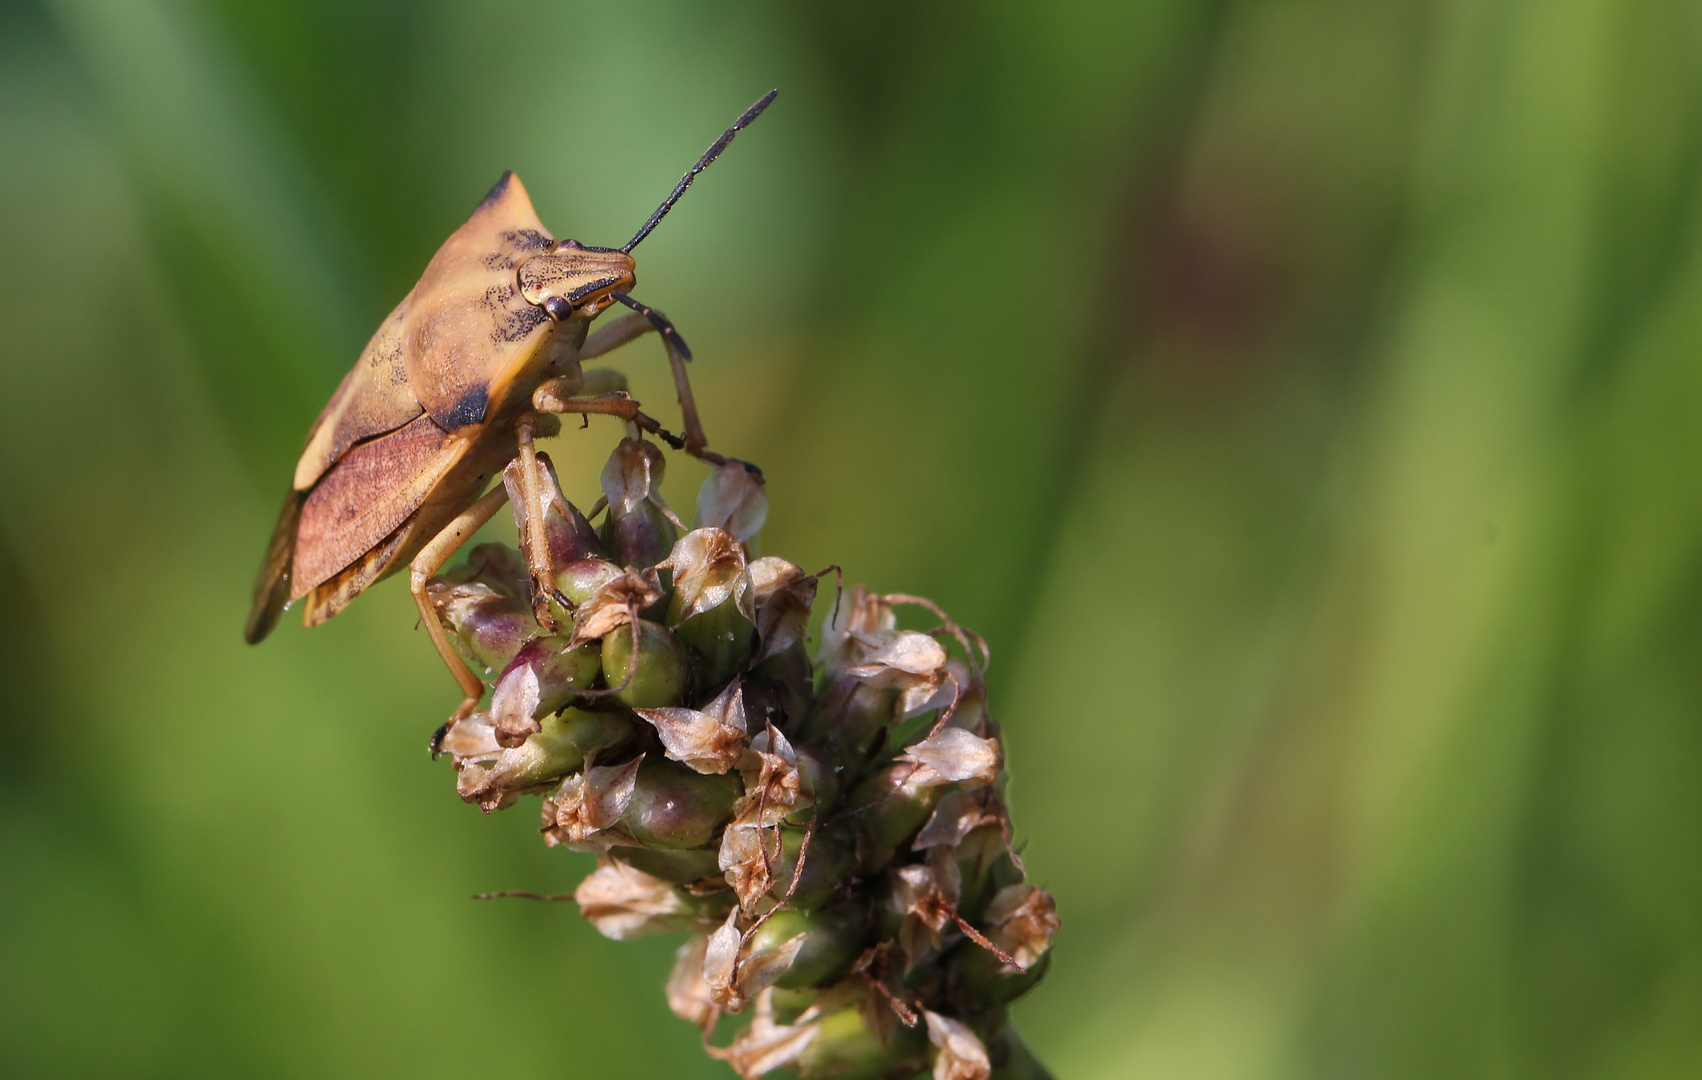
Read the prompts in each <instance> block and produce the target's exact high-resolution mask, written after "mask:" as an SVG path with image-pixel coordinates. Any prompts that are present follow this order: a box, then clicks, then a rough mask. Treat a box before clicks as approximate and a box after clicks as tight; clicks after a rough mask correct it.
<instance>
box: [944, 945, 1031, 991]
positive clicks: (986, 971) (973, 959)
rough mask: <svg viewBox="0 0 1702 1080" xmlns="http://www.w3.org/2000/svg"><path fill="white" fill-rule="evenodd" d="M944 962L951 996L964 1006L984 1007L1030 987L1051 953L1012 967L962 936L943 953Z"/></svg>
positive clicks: (1028, 989)
mask: <svg viewBox="0 0 1702 1080" xmlns="http://www.w3.org/2000/svg"><path fill="white" fill-rule="evenodd" d="M1001 947H1002V946H1001ZM944 963H945V968H946V980H947V984H948V985H949V986H950V987H951V993H952V995H953V998H954V1000H956V1001H958V1002H960V1003H962V1004H963V1005H964V1006H965V1007H966V1008H976V1009H987V1008H992V1007H993V1006H995V1005H1007V1004H1009V1003H1010V1002H1013V1001H1015V1000H1016V999H1017V998H1019V997H1021V996H1022V995H1024V994H1026V993H1028V992H1029V991H1030V990H1032V989H1034V987H1035V985H1036V984H1037V983H1039V982H1040V980H1041V979H1042V978H1044V977H1045V976H1046V971H1047V969H1048V968H1049V967H1050V966H1051V963H1052V954H1051V953H1045V954H1043V955H1041V956H1039V957H1037V958H1036V959H1035V961H1034V963H1033V964H1031V965H1030V966H1029V967H1027V968H1026V969H1019V968H1013V967H1010V966H1009V965H1007V964H1006V963H1005V962H1004V961H1003V960H1000V959H999V958H998V957H997V956H994V955H993V954H992V953H991V952H989V951H988V950H987V949H985V948H983V947H981V946H980V945H979V944H977V943H976V942H973V941H970V940H969V939H968V938H965V939H964V940H962V941H960V942H958V943H957V945H955V946H953V948H952V949H951V951H950V952H948V953H947V954H946V957H945V961H944Z"/></svg>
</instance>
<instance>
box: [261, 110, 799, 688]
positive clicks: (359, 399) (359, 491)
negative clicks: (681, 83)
mask: <svg viewBox="0 0 1702 1080" xmlns="http://www.w3.org/2000/svg"><path fill="white" fill-rule="evenodd" d="M777 92H778V91H770V92H769V93H768V94H766V95H764V96H763V97H762V99H761V100H759V101H758V102H757V103H756V104H755V105H752V106H751V107H750V108H749V109H748V110H746V111H745V114H744V115H743V116H741V117H739V119H738V121H737V122H736V123H734V125H733V126H732V127H731V128H729V129H727V131H726V132H724V133H723V134H722V135H721V137H720V138H719V139H716V140H715V143H714V145H712V146H710V148H709V150H708V151H707V152H706V153H705V154H704V155H703V157H702V158H700V159H699V160H698V162H697V164H696V165H694V166H693V167H692V168H691V171H689V172H687V173H686V174H685V176H684V177H682V178H681V180H680V182H679V183H678V184H677V185H675V187H674V190H673V191H672V193H670V194H669V195H668V197H667V198H666V199H664V200H663V202H662V205H661V206H659V207H657V208H656V212H655V213H653V214H651V215H650V219H649V220H648V221H646V222H645V223H644V225H643V227H642V228H640V229H639V230H638V232H637V233H636V234H635V235H634V236H633V238H632V239H631V240H629V241H627V242H626V244H625V245H623V246H622V247H619V248H601V247H589V246H587V245H584V244H581V243H579V242H578V241H576V240H560V241H557V240H552V239H551V238H550V236H549V234H548V233H547V232H545V230H544V226H543V224H542V223H541V222H540V221H539V220H538V216H537V214H536V212H534V211H533V209H532V202H531V199H529V198H528V197H527V195H526V189H525V188H524V187H522V186H521V184H520V178H519V177H517V176H515V175H514V174H513V173H505V174H503V177H502V179H500V180H498V181H497V183H496V186H495V187H493V188H492V189H491V190H490V193H489V194H488V195H486V196H485V198H484V201H483V202H481V203H479V205H478V207H477V208H476V209H475V210H474V211H473V216H472V217H471V218H469V219H468V220H467V223H466V224H465V225H462V226H461V227H460V228H459V229H457V230H456V231H455V232H454V233H453V234H452V235H451V236H450V237H449V239H447V240H445V241H444V242H443V246H442V247H440V248H438V250H437V254H436V255H434V256H432V259H431V262H430V263H428V264H427V265H426V268H425V273H424V274H422V275H421V277H420V280H419V283H418V284H416V285H415V286H414V288H413V290H412V291H411V292H409V293H408V295H407V296H405V297H403V298H402V302H401V303H400V304H398V305H396V310H394V311H392V312H391V313H390V315H389V316H388V317H387V318H386V319H385V320H384V322H383V324H382V325H381V326H379V328H378V332H377V333H375V334H374V335H373V336H372V340H371V341H370V342H368V343H367V346H366V349H365V350H364V351H363V352H362V353H361V356H360V359H359V360H357V361H356V362H355V366H354V369H353V370H352V371H350V372H349V373H348V375H346V376H345V377H344V378H343V382H342V385H341V386H339V387H338V388H337V392H336V393H335V394H334V395H332V397H331V401H330V403H329V404H327V405H326V406H325V410H324V411H323V412H322V413H320V415H319V419H318V420H317V421H316V422H315V423H314V425H313V428H312V430H311V431H310V432H309V433H308V438H307V449H306V450H305V451H304V452H303V453H302V456H301V460H300V461H299V462H298V463H297V465H296V470H295V479H294V481H293V483H292V484H291V485H290V492H289V495H288V496H286V497H285V499H284V507H283V510H282V512H281V513H280V514H279V515H278V524H277V526H276V528H275V529H274V530H273V533H272V540H271V544H270V546H268V548H267V549H266V557H265V561H264V562H263V563H262V564H261V567H260V575H259V577H258V579H257V580H256V581H255V584H254V602H253V608H252V609H251V611H250V613H249V616H248V624H247V627H246V630H245V636H246V637H247V639H248V641H249V642H250V643H253V642H258V641H260V640H261V639H262V638H264V637H265V636H266V635H267V634H268V633H270V632H271V630H272V627H273V625H274V624H275V623H276V622H277V620H278V616H279V614H281V613H282V611H283V609H284V607H285V605H286V603H288V602H289V601H293V600H302V601H304V611H303V613H302V622H303V623H304V624H305V625H308V626H314V625H317V624H319V623H322V622H324V621H325V620H326V619H329V618H330V617H331V616H333V615H335V614H337V612H339V611H341V610H342V609H343V608H344V606H346V605H347V604H348V603H349V601H350V600H353V599H354V598H355V597H356V596H358V595H359V594H360V593H361V591H362V590H364V589H365V588H366V587H367V586H369V585H371V584H372V583H373V582H375V581H377V580H378V579H379V578H381V577H384V576H386V575H388V574H391V573H394V572H396V571H397V570H399V569H401V568H402V567H403V566H407V567H408V568H409V570H410V588H411V590H412V592H413V595H414V600H415V602H416V603H417V604H418V605H419V609H420V615H421V616H422V619H423V621H424V623H425V626H426V629H427V630H428V631H430V633H431V639H432V644H433V645H435V646H436V647H437V651H438V652H439V653H440V654H441V655H442V657H443V660H444V663H446V664H448V665H449V668H450V670H451V671H452V672H453V673H454V675H455V678H456V680H457V681H458V682H459V683H460V684H461V688H462V690H463V691H464V692H465V694H466V698H465V700H464V701H462V703H461V707H460V708H459V709H458V710H457V711H456V713H455V715H456V717H464V716H466V715H469V714H470V713H471V712H472V711H473V709H474V708H475V707H476V706H477V705H478V702H479V698H480V696H481V694H482V693H483V691H484V687H483V684H481V683H480V681H479V678H478V676H477V675H475V674H474V673H473V671H472V670H471V669H470V668H469V667H468V666H467V665H466V663H465V662H463V661H462V659H461V658H460V656H458V655H457V654H456V653H455V651H454V650H453V649H452V648H451V647H450V644H449V640H448V637H447V635H446V633H445V631H444V629H443V627H442V625H441V624H440V623H439V621H438V619H437V616H436V614H435V613H434V612H433V610H432V608H431V605H430V603H429V602H428V601H427V599H426V593H425V583H426V581H427V579H428V578H430V577H431V576H432V575H433V574H435V573H436V572H437V571H438V570H439V569H440V568H442V566H443V564H444V563H445V562H447V561H448V560H449V558H450V556H451V555H453V554H454V553H455V550H456V549H457V548H459V547H460V546H461V544H462V543H463V542H465V541H466V539H467V538H468V537H469V536H471V535H472V534H473V533H474V532H475V531H476V530H477V529H478V528H479V526H481V525H483V524H484V523H485V522H487V521H489V520H490V519H491V517H492V516H493V515H494V514H495V513H496V512H497V511H498V510H499V509H501V507H502V505H503V503H504V502H505V501H506V498H507V496H506V492H505V490H504V487H503V485H502V484H501V483H500V482H499V483H497V484H496V486H495V487H494V488H492V489H491V490H490V492H489V493H487V494H481V493H483V492H484V491H485V487H486V486H487V483H488V482H489V481H490V479H491V478H492V477H493V476H498V475H499V474H500V473H501V472H502V471H503V468H504V467H505V466H506V465H507V464H508V463H509V462H511V461H514V460H515V459H516V458H519V459H520V462H521V466H522V468H521V476H522V480H523V484H524V486H525V487H527V488H533V489H535V487H536V485H537V483H538V482H539V481H538V464H537V456H536V452H535V450H534V448H533V438H534V436H535V435H536V434H537V433H538V430H539V427H540V424H541V423H547V424H549V425H553V424H554V423H555V420H554V415H555V414H561V413H577V414H585V415H589V414H593V413H598V414H606V415H614V416H618V417H621V418H622V419H625V420H627V421H630V422H633V423H636V424H637V425H638V426H640V427H642V428H643V429H645V430H647V431H650V432H652V433H654V434H658V435H660V436H662V437H663V438H664V439H666V440H667V441H669V442H670V443H671V444H673V445H674V446H675V447H676V448H684V449H685V450H686V451H688V452H690V453H692V454H695V455H697V456H699V457H702V458H706V459H708V460H710V461H711V462H715V463H723V462H724V461H725V459H723V458H721V457H720V456H719V455H715V454H711V453H709V452H708V451H707V450H706V449H705V447H706V445H707V440H706V439H705V437H704V434H703V428H702V425H701V424H700V423H699V422H698V418H697V410H696V407H695V406H694V405H693V403H692V396H691V387H690V384H689V383H688V382H687V381H686V371H685V363H686V361H688V360H690V359H691V353H690V351H689V350H688V349H687V348H686V344H685V342H684V341H683V340H681V338H680V335H679V333H678V332H677V331H676V330H675V329H674V327H673V325H672V324H671V323H670V322H668V320H667V319H666V318H665V317H664V316H663V315H662V314H661V313H660V312H658V311H656V310H654V309H653V308H650V307H647V306H645V305H644V304H641V303H639V302H638V301H636V300H634V299H633V298H632V297H631V296H629V295H628V294H627V290H629V289H631V288H632V286H633V283H634V282H635V280H636V277H635V272H634V271H635V264H634V261H633V258H632V249H633V248H635V247H637V246H638V244H639V243H640V242H641V241H642V240H643V239H644V238H645V237H646V236H649V235H650V231H651V230H652V229H654V228H655V227H656V225H657V223H658V222H660V221H661V220H662V218H663V217H664V216H666V214H667V213H668V211H669V210H671V209H673V206H674V204H675V203H676V202H678V201H679V198H680V196H681V195H683V194H685V191H686V188H688V187H690V186H691V182H692V181H693V180H694V179H695V178H696V177H697V174H698V173H700V172H702V171H703V170H704V169H706V168H708V167H709V165H710V164H711V163H712V162H713V161H714V160H715V158H716V157H717V156H718V155H719V154H720V153H721V151H722V150H724V149H726V147H727V144H728V143H730V142H732V141H733V137H734V136H735V135H737V134H738V133H739V131H740V130H741V129H743V128H744V127H745V126H746V125H748V124H749V123H751V122H752V121H753V120H755V119H756V118H757V116H758V115H760V114H761V113H762V111H763V110H764V109H765V108H767V107H768V104H769V102H771V101H773V100H774V96H775V94H776V93H777ZM614 304H622V305H624V306H626V307H629V308H631V309H632V312H631V313H629V314H627V315H626V316H624V317H622V318H620V319H616V320H615V321H613V322H611V323H609V324H608V325H606V326H603V327H600V328H599V329H598V331H597V332H596V333H595V334H591V335H589V337H588V336H587V331H588V329H589V327H590V323H591V320H593V319H595V318H596V317H597V316H598V315H599V314H601V313H602V312H603V311H604V310H605V309H607V308H609V307H610V306H612V305H614ZM651 330H654V331H656V332H657V333H658V334H659V335H660V337H661V338H662V341H663V344H664V346H665V347H666V349H667V353H668V359H669V362H670V364H671V365H672V368H673V373H674V381H675V385H676V387H677V389H678V392H679V399H680V408H681V413H682V416H683V420H684V426H685V436H684V438H683V439H679V438H676V437H674V436H671V435H669V434H668V433H667V432H664V431H662V429H661V428H660V426H659V425H657V424H656V422H655V421H654V420H652V419H650V418H649V417H648V416H646V415H644V414H643V413H642V412H640V411H639V410H638V403H637V402H635V401H633V400H632V399H631V398H630V397H628V396H627V395H626V394H625V393H624V392H621V391H615V392H610V393H603V394H594V395H590V396H579V395H580V394H581V392H582V391H584V390H586V389H587V387H586V382H585V376H584V374H583V372H581V370H580V363H581V362H582V361H585V360H590V359H593V358H595V357H598V356H602V355H604V354H605V353H607V352H609V351H610V350H612V349H615V348H617V347H619V346H621V345H624V344H626V343H627V342H629V341H632V340H633V339H634V338H637V337H639V336H640V335H642V334H644V333H646V332H648V331H651ZM527 495H528V500H527V502H528V505H530V506H536V505H538V500H537V498H536V495H537V491H536V490H531V491H528V492H527ZM534 531H535V532H538V533H539V535H541V530H534ZM531 546H532V547H535V548H537V550H531V551H528V552H527V558H528V562H529V564H530V566H529V569H530V573H531V576H532V583H533V603H534V608H535V610H536V611H537V612H538V615H539V620H540V622H542V623H544V624H545V625H546V626H550V625H552V624H553V619H551V618H550V616H549V614H548V601H549V595H548V592H547V590H548V589H549V587H550V586H549V585H548V584H547V583H549V582H551V581H552V580H553V579H552V577H551V575H550V573H549V567H548V558H549V554H548V549H547V547H545V546H543V545H541V544H540V545H531Z"/></svg>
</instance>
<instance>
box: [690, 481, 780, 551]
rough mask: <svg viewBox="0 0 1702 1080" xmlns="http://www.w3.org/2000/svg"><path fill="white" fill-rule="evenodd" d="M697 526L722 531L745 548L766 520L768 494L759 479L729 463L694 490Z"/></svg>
mask: <svg viewBox="0 0 1702 1080" xmlns="http://www.w3.org/2000/svg"><path fill="white" fill-rule="evenodd" d="M697 517H698V521H699V523H700V524H702V525H704V526H706V527H709V528H713V529H721V530H724V531H726V532H727V533H729V534H731V535H732V537H733V538H734V539H735V540H737V541H739V543H741V544H748V543H750V542H751V541H752V540H755V539H756V535H757V533H759V532H761V531H762V526H763V523H764V522H766V521H767V520H768V492H767V490H766V489H765V488H764V485H763V482H762V475H761V474H760V473H757V472H754V471H753V470H751V469H750V468H748V467H747V466H746V465H745V464H744V463H743V462H739V461H729V462H728V463H727V464H725V465H722V466H720V467H719V468H717V469H716V470H715V471H714V472H712V473H710V474H709V478H708V479H706V480H705V481H704V482H703V486H702V487H700V488H698V489H697Z"/></svg>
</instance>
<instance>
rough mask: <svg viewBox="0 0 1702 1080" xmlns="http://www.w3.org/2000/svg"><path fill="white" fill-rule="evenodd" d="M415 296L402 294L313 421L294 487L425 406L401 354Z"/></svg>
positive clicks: (303, 486) (311, 480) (321, 473)
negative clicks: (321, 411) (357, 444)
mask: <svg viewBox="0 0 1702 1080" xmlns="http://www.w3.org/2000/svg"><path fill="white" fill-rule="evenodd" d="M413 298H414V294H413V293H409V294H408V295H407V296H406V297H403V299H402V302H401V303H400V304H397V305H396V310H394V311H392V312H391V313H390V314H389V316H388V317H387V318H385V320H384V322H383V323H381V324H379V327H378V332H377V333H375V334H373V335H372V340H371V341H369V342H367V345H366V348H365V349H364V350H363V351H362V352H361V354H360V359H359V360H357V361H355V366H354V367H353V368H352V369H350V371H349V373H348V375H347V376H345V377H344V378H343V383H342V385H341V386H339V387H337V392H336V394H334V395H332V397H331V401H330V403H329V404H327V405H326V406H325V411H324V412H323V413H321V414H320V416H319V420H318V421H317V422H316V423H315V424H314V425H313V431H312V433H311V434H309V435H308V437H307V449H306V450H304V451H302V455H301V460H300V461H299V462H297V463H296V469H295V487H296V490H298V491H306V490H307V489H308V488H310V487H312V486H313V483H314V481H316V480H318V479H319V478H320V477H321V476H324V475H325V471H326V470H327V469H329V468H330V467H331V466H332V465H333V464H335V463H336V461H337V459H338V458H340V457H342V456H343V455H344V454H346V453H348V451H349V448H350V447H351V446H354V445H355V444H356V443H358V442H360V441H361V440H362V439H370V438H372V437H373V436H374V435H383V434H384V433H385V432H388V431H395V430H396V429H397V428H399V427H401V426H402V425H403V424H406V423H407V422H408V421H410V420H412V419H414V417H416V416H418V415H420V413H421V412H423V411H425V410H424V409H423V408H422V406H421V405H420V403H419V399H417V398H416V397H415V396H414V391H413V387H412V386H410V385H409V383H408V365H407V364H406V363H404V362H403V359H402V340H403V335H404V331H405V330H406V328H407V317H408V308H409V303H410V301H412V300H413Z"/></svg>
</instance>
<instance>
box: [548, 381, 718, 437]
mask: <svg viewBox="0 0 1702 1080" xmlns="http://www.w3.org/2000/svg"><path fill="white" fill-rule="evenodd" d="M575 381H576V380H572V379H568V378H559V379H550V380H548V381H547V382H545V383H543V384H542V385H541V386H539V387H538V389H537V390H535V391H533V393H532V408H533V409H535V410H537V411H538V412H541V413H578V414H580V415H582V416H615V417H619V418H620V419H622V420H625V421H627V422H628V423H630V424H635V425H637V426H638V428H639V430H641V431H648V432H649V433H650V434H652V435H654V436H656V437H657V438H659V439H661V440H662V441H663V442H665V443H667V444H668V445H669V446H671V447H673V448H674V449H675V450H679V449H682V448H684V447H685V446H686V442H685V440H684V439H681V438H680V437H679V436H678V435H675V434H673V433H672V432H670V431H669V430H668V429H666V428H664V427H663V426H662V425H661V424H658V423H657V422H656V421H655V420H654V419H652V418H651V417H649V416H646V415H645V414H644V413H643V412H641V411H639V408H638V402H636V401H634V400H633V399H632V397H631V395H629V394H628V393H627V392H626V391H624V390H617V391H615V392H614V393H610V394H598V395H596V396H595V397H574V396H573V392H574V388H575V387H574V383H575Z"/></svg>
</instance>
